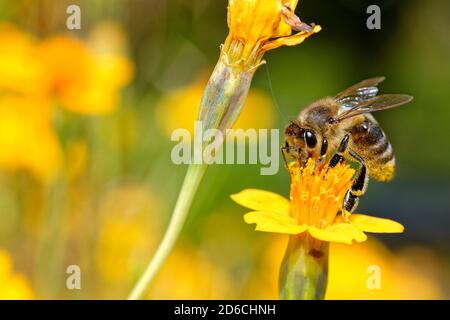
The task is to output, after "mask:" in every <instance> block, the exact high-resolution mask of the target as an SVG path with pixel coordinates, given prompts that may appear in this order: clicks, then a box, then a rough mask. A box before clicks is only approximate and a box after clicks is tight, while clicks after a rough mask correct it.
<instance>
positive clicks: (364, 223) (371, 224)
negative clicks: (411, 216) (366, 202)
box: [349, 214, 405, 233]
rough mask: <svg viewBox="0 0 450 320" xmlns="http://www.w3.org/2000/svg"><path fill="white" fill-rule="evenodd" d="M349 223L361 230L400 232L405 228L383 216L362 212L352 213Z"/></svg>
mask: <svg viewBox="0 0 450 320" xmlns="http://www.w3.org/2000/svg"><path fill="white" fill-rule="evenodd" d="M349 218H350V221H351V224H352V225H354V226H355V227H356V228H358V229H359V230H361V231H366V232H375V233H401V232H403V230H404V229H405V228H404V227H403V226H402V225H401V224H400V223H398V222H396V221H393V220H390V219H384V218H377V217H371V216H366V215H364V214H352V215H351V216H350V217H349Z"/></svg>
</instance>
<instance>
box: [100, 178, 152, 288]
mask: <svg viewBox="0 0 450 320" xmlns="http://www.w3.org/2000/svg"><path fill="white" fill-rule="evenodd" d="M159 212H160V204H159V201H158V198H157V197H156V196H155V195H154V194H152V193H151V192H150V191H149V190H148V189H147V188H145V187H143V186H140V185H133V184H129V185H124V186H121V187H119V188H118V189H116V190H113V191H111V192H109V193H108V194H107V195H106V196H105V198H104V199H103V200H102V201H101V205H100V208H99V214H100V230H99V234H98V240H97V244H96V267H97V271H98V275H99V277H100V280H101V281H102V283H104V285H105V286H108V288H109V290H108V291H112V289H111V288H115V287H117V288H118V290H121V289H123V286H125V289H126V288H127V286H128V284H129V282H130V281H132V279H133V278H134V276H135V275H136V274H137V273H138V272H139V271H140V270H141V268H143V264H142V263H144V262H145V259H144V258H145V257H146V256H147V254H148V252H149V251H150V250H152V248H153V247H154V246H155V245H156V242H157V241H158V235H159V233H160V225H159V221H160V220H161V218H160V217H159V216H158V213H159ZM112 293H113V292H108V293H106V292H105V294H112ZM118 294H120V292H119V293H118ZM121 294H123V292H121Z"/></svg>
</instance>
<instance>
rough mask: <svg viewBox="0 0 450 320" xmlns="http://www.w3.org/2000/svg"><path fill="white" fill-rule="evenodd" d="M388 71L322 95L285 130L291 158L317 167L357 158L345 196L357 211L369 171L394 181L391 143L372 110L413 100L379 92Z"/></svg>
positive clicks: (350, 209) (348, 208)
mask: <svg viewBox="0 0 450 320" xmlns="http://www.w3.org/2000/svg"><path fill="white" fill-rule="evenodd" d="M384 79H385V78H384V77H376V78H370V79H367V80H363V81H361V82H359V83H357V84H355V85H353V86H351V87H349V88H347V89H345V90H344V91H342V92H340V93H338V94H337V95H336V96H334V97H326V98H323V99H320V100H318V101H316V102H314V103H312V104H310V105H309V106H308V107H306V108H305V109H304V110H302V111H301V112H300V114H299V116H298V117H297V118H296V119H295V120H293V121H291V123H290V124H289V125H288V126H287V127H286V129H285V131H284V136H285V145H284V146H282V147H281V150H282V154H283V158H284V160H285V164H286V166H288V164H287V159H288V158H290V159H293V160H295V161H299V162H300V164H302V165H304V164H305V163H306V161H307V160H308V159H310V158H312V159H315V160H316V167H320V166H323V165H324V164H326V163H327V161H328V168H332V167H334V166H336V165H337V164H338V163H340V162H343V161H345V160H350V161H354V162H357V163H358V164H359V168H358V170H357V172H356V174H355V177H354V180H353V183H352V187H351V188H350V189H349V190H348V191H347V194H346V196H345V198H344V201H343V204H342V209H343V212H345V211H347V212H350V213H351V212H353V211H354V210H355V209H356V207H357V206H358V202H359V197H361V196H362V195H363V194H364V193H365V191H366V189H367V185H368V182H369V177H371V178H374V179H376V180H379V181H390V180H391V179H392V178H393V176H394V172H395V156H394V152H393V149H392V146H391V144H390V142H389V140H388V138H387V137H386V134H385V133H384V132H383V130H382V129H381V127H380V125H379V124H378V122H377V121H376V120H375V118H374V117H373V116H372V115H371V113H372V112H374V111H379V110H384V109H390V108H394V107H398V106H401V105H403V104H405V103H408V102H410V101H411V100H412V99H413V97H411V96H409V95H403V94H383V95H377V94H378V87H377V86H378V84H379V83H380V82H382V81H383V80H384Z"/></svg>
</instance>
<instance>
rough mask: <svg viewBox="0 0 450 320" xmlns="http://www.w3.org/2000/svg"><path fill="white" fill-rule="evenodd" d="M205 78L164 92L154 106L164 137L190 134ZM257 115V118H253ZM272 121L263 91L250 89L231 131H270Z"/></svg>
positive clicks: (269, 106) (272, 116) (269, 105)
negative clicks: (179, 132) (181, 132)
mask: <svg viewBox="0 0 450 320" xmlns="http://www.w3.org/2000/svg"><path fill="white" fill-rule="evenodd" d="M206 82H207V81H206V79H203V78H201V79H199V80H197V81H195V82H193V83H192V84H189V85H187V86H185V87H181V88H177V89H174V90H172V91H170V92H168V93H167V94H166V95H165V96H164V97H163V98H161V100H160V101H159V102H158V104H157V105H156V117H157V118H158V122H159V123H160V124H161V126H162V128H163V129H164V131H165V132H166V134H167V135H171V134H172V132H173V130H175V129H178V128H185V129H188V130H189V131H190V132H191V134H193V133H194V122H195V120H196V119H197V107H198V105H199V104H200V101H201V99H202V95H203V90H204V88H205V85H206ZM256 115H257V116H256ZM273 122H274V113H273V105H272V103H271V100H270V97H268V96H267V95H266V94H265V93H264V92H263V91H261V90H257V89H251V90H250V92H249V95H248V98H247V100H246V102H245V107H244V109H243V110H242V113H241V114H240V116H239V119H238V120H237V122H236V124H235V125H234V128H241V129H249V128H256V129H262V128H270V127H271V126H272V124H273Z"/></svg>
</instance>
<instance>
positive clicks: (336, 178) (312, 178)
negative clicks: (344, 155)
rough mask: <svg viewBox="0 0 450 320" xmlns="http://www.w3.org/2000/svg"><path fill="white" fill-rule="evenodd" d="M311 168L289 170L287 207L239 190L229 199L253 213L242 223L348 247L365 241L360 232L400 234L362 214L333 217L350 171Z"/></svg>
mask: <svg viewBox="0 0 450 320" xmlns="http://www.w3.org/2000/svg"><path fill="white" fill-rule="evenodd" d="M314 167H315V162H314V161H313V160H311V159H310V160H309V161H308V163H307V164H306V166H305V168H299V167H295V166H291V195H290V203H289V201H288V200H287V199H285V198H283V197H282V196H280V195H277V194H274V193H271V192H268V191H262V190H255V189H246V190H243V191H241V192H240V193H237V194H234V195H232V196H231V198H232V199H233V200H234V201H235V202H237V203H239V204H240V205H242V206H244V207H247V208H250V209H252V210H254V211H252V212H250V213H247V214H246V215H245V216H244V220H245V222H247V223H256V230H259V231H266V232H277V233H284V234H291V235H294V234H295V235H296V234H301V233H304V232H308V233H309V234H310V235H311V236H312V237H313V238H315V239H318V240H322V241H326V242H341V243H348V244H351V243H352V241H353V240H356V241H357V242H363V241H365V240H366V239H367V236H366V235H365V233H364V232H376V233H398V232H403V226H402V225H401V224H399V223H398V222H395V221H392V220H389V219H382V218H375V217H369V216H366V215H362V214H352V215H348V218H347V219H343V217H342V216H337V213H338V212H339V211H340V210H341V205H342V201H343V199H344V196H345V193H346V192H347V190H348V189H349V188H350V186H351V181H352V177H353V174H354V170H353V169H351V168H350V167H349V166H348V165H347V164H338V165H337V166H336V167H334V168H331V169H329V170H328V172H327V166H324V167H322V168H319V169H318V170H317V171H316V170H315V169H314ZM347 214H348V213H347Z"/></svg>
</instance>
